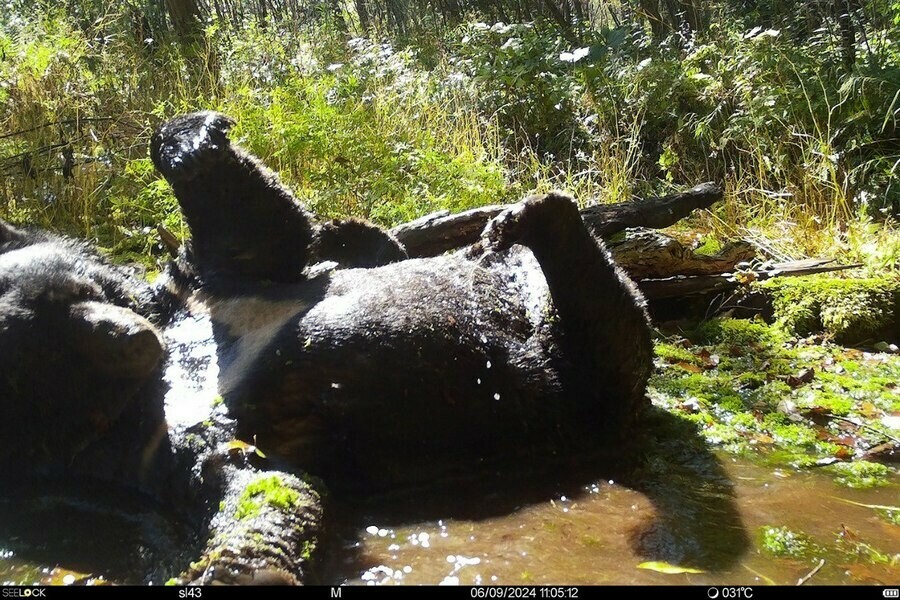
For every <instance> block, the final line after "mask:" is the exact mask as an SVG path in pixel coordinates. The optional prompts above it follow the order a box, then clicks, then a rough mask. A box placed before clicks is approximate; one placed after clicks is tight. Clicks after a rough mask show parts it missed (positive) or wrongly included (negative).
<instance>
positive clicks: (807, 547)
mask: <svg viewBox="0 0 900 600" xmlns="http://www.w3.org/2000/svg"><path fill="white" fill-rule="evenodd" d="M760 537H761V539H760V548H762V550H763V551H764V552H766V553H768V554H771V555H772V556H777V557H780V558H800V559H802V558H809V557H810V556H812V555H814V554H816V553H818V552H819V549H818V547H817V546H816V545H815V543H813V541H812V539H810V537H809V536H807V535H805V534H803V533H798V532H796V531H792V530H790V529H788V528H787V527H762V528H761V529H760Z"/></svg>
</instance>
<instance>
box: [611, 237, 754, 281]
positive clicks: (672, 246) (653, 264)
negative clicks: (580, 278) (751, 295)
mask: <svg viewBox="0 0 900 600" xmlns="http://www.w3.org/2000/svg"><path fill="white" fill-rule="evenodd" d="M606 247H607V248H608V249H609V251H610V253H612V255H613V258H614V259H615V261H616V264H618V265H619V266H620V267H622V268H623V269H624V270H625V271H626V272H627V273H628V275H629V276H630V277H631V278H632V279H660V278H668V277H672V276H673V275H718V274H720V273H727V272H730V271H734V270H735V269H736V266H737V265H738V264H739V263H741V262H745V261H750V260H751V259H753V258H754V257H755V256H756V249H755V248H754V247H753V245H752V244H751V243H750V242H747V241H744V240H738V241H736V242H729V243H727V244H726V245H725V246H724V247H723V248H722V249H721V250H720V251H719V252H718V253H716V254H713V255H709V256H706V255H701V254H696V253H695V252H694V251H693V250H692V249H691V248H689V247H687V246H685V245H684V244H682V243H680V242H679V241H678V240H676V239H674V238H672V237H670V236H667V235H663V234H662V233H659V232H658V231H653V230H650V229H629V230H627V231H626V232H625V235H624V236H623V237H622V238H621V239H619V236H616V238H614V239H613V240H607V242H606Z"/></svg>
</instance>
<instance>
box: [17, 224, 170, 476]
mask: <svg viewBox="0 0 900 600" xmlns="http://www.w3.org/2000/svg"><path fill="white" fill-rule="evenodd" d="M160 318H161V315H160V314H159V303H158V301H157V296H156V293H155V292H154V290H153V289H152V288H151V287H150V286H149V285H148V284H146V283H143V282H142V281H140V279H138V278H137V277H135V276H134V274H133V273H131V272H130V271H129V270H127V269H125V268H122V267H117V266H114V265H112V264H110V263H109V262H107V261H106V260H104V259H103V258H101V257H100V256H99V255H98V254H97V253H96V252H95V251H94V250H92V249H91V248H90V247H89V246H88V245H87V244H85V243H83V242H78V241H74V240H71V239H68V238H64V237H60V236H55V235H52V234H49V233H47V232H44V231H40V230H29V229H20V228H16V227H13V226H12V225H10V224H8V223H6V222H3V221H0V398H2V399H3V400H2V402H0V462H7V463H8V464H10V465H11V467H10V468H15V466H16V465H19V464H29V465H32V466H33V464H34V463H35V462H45V463H46V464H52V463H54V462H55V461H56V462H59V461H62V462H63V463H64V462H65V461H69V460H71V456H72V455H74V454H76V453H77V452H78V450H80V449H81V448H83V447H85V446H86V445H88V444H90V443H91V442H92V441H93V440H95V439H97V437H98V436H100V435H101V434H103V433H104V432H105V431H106V430H107V429H108V428H109V427H110V424H111V423H113V422H114V421H116V420H117V419H118V418H119V417H120V416H121V415H122V414H123V412H126V409H127V408H128V407H129V405H131V404H133V403H135V402H138V403H139V401H138V400H137V398H138V397H139V396H140V395H141V394H143V393H145V391H146V390H145V383H146V381H147V380H149V379H152V375H153V374H154V373H156V372H158V371H159V369H160V366H161V363H162V360H163V356H164V347H163V341H162V337H161V333H160V331H159V329H158V328H157V325H156V324H154V322H157V323H158V322H159V319H160ZM141 410H143V409H141ZM62 415H65V418H60V417H61V416H62ZM144 416H145V417H147V419H148V420H152V419H151V418H150V416H149V415H144ZM142 418H143V417H142ZM153 418H155V419H157V420H158V421H159V422H161V421H162V413H161V411H158V414H156V415H155V417H153ZM146 426H147V427H149V428H151V429H152V428H153V427H155V424H154V423H150V422H148V423H147V424H146Z"/></svg>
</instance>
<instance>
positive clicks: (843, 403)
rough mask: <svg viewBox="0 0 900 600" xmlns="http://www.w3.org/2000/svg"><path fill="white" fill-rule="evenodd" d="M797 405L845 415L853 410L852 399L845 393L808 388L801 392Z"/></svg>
mask: <svg viewBox="0 0 900 600" xmlns="http://www.w3.org/2000/svg"><path fill="white" fill-rule="evenodd" d="M797 405H798V406H801V407H806V408H817V409H822V410H825V411H827V412H828V413H830V414H832V415H837V416H841V417H843V416H846V415H848V414H850V411H851V410H853V406H854V403H853V400H852V399H850V398H848V397H847V396H845V395H840V394H834V393H832V392H829V391H825V390H808V391H807V392H805V393H803V394H801V395H800V396H799V398H798V400H797Z"/></svg>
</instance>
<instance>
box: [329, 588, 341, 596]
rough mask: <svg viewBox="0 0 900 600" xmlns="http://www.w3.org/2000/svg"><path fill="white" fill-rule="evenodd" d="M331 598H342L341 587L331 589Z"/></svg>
mask: <svg viewBox="0 0 900 600" xmlns="http://www.w3.org/2000/svg"><path fill="white" fill-rule="evenodd" d="M331 597H332V598H340V597H341V588H339V587H333V588H331Z"/></svg>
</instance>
